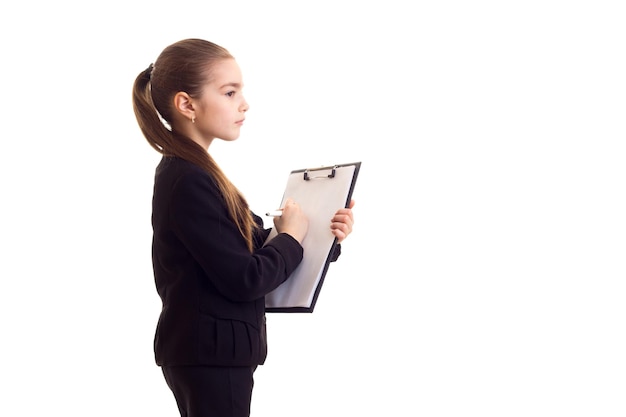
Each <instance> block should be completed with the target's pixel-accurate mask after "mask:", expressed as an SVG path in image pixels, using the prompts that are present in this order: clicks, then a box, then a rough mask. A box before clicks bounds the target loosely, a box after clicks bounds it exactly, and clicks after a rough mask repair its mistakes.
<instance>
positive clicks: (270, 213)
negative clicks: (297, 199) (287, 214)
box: [265, 210, 283, 217]
mask: <svg viewBox="0 0 626 417" xmlns="http://www.w3.org/2000/svg"><path fill="white" fill-rule="evenodd" d="M265 215H266V216H270V217H280V216H282V215H283V211H282V210H274V211H268V212H267V213H265Z"/></svg>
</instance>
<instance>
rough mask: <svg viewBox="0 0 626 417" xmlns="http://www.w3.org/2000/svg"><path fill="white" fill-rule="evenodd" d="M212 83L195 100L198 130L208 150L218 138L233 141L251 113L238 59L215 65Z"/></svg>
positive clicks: (212, 71) (225, 60)
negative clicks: (246, 114)
mask: <svg viewBox="0 0 626 417" xmlns="http://www.w3.org/2000/svg"><path fill="white" fill-rule="evenodd" d="M211 75H212V80H211V82H210V83H208V84H207V85H206V86H205V87H204V90H203V92H202V96H201V97H200V98H198V99H196V100H194V101H195V104H194V109H195V115H196V118H195V122H194V124H195V126H194V127H195V128H196V129H197V133H198V134H199V136H200V137H201V138H202V139H203V141H204V142H205V143H206V145H207V147H208V145H209V144H210V143H211V141H212V140H213V139H214V138H219V139H223V140H228V141H232V140H235V139H237V138H238V137H239V131H240V130H241V126H242V125H243V121H244V119H245V113H246V111H248V108H249V106H248V103H247V102H246V100H245V99H244V97H243V92H242V89H243V79H242V76H241V70H240V69H239V65H237V62H236V61H235V60H234V59H223V60H221V61H218V62H217V63H215V64H214V66H213V68H212V70H211Z"/></svg>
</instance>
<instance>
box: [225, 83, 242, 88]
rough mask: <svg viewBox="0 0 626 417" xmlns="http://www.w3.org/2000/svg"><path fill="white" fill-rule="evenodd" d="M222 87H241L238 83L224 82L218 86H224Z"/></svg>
mask: <svg viewBox="0 0 626 417" xmlns="http://www.w3.org/2000/svg"><path fill="white" fill-rule="evenodd" d="M224 87H233V88H239V89H241V84H239V83H226V84H224V85H222V86H220V88H224Z"/></svg>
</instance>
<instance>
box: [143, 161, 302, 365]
mask: <svg viewBox="0 0 626 417" xmlns="http://www.w3.org/2000/svg"><path fill="white" fill-rule="evenodd" d="M254 217H255V220H256V221H257V223H258V224H259V225H260V226H262V219H261V218H259V217H258V216H254ZM152 225H153V230H154V237H153V254H152V256H153V267H154V276H155V283H156V288H157V291H158V293H159V296H160V297H161V300H162V302H163V309H162V312H161V315H160V318H159V322H158V325H157V330H156V335H155V340H154V349H155V357H156V362H157V364H158V365H161V366H179V365H209V366H230V367H238V366H248V367H255V366H256V365H258V364H262V363H263V362H264V361H265V357H266V355H267V345H266V339H265V298H264V296H265V295H266V294H267V293H269V292H270V291H272V290H273V289H275V288H276V287H277V286H279V285H280V284H281V283H282V282H284V281H285V280H286V279H287V278H288V277H289V275H290V274H291V273H292V272H293V271H294V269H295V268H296V267H297V266H298V264H299V263H300V262H301V260H302V255H303V250H302V246H301V245H300V244H299V243H298V241H296V240H295V239H294V238H292V237H291V236H290V235H288V234H284V233H281V234H279V235H278V236H276V237H275V238H274V239H272V241H271V242H269V243H268V244H267V245H266V246H264V247H262V245H263V243H264V241H265V238H266V237H267V235H268V233H269V230H267V229H263V228H262V227H261V228H260V230H259V232H258V233H257V234H256V236H255V250H254V252H253V253H250V252H249V251H248V249H247V246H246V243H245V241H244V239H243V237H242V236H241V234H240V233H239V231H238V229H237V228H236V226H235V224H234V223H233V222H232V221H231V220H230V218H229V216H228V213H227V211H226V206H225V205H224V203H223V200H222V198H221V197H220V194H219V191H218V189H217V187H216V186H215V184H214V182H213V180H212V178H211V177H210V176H209V175H208V174H207V173H206V172H205V171H203V170H202V169H200V168H199V167H198V166H196V165H194V164H191V163H189V162H187V161H184V160H182V159H179V158H174V157H164V158H163V159H162V161H161V163H160V164H159V166H158V167H157V170H156V176H155V184H154V197H153V213H152Z"/></svg>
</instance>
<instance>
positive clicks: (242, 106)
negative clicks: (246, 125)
mask: <svg viewBox="0 0 626 417" xmlns="http://www.w3.org/2000/svg"><path fill="white" fill-rule="evenodd" d="M249 108H250V105H249V104H248V102H247V101H246V99H244V100H243V103H241V111H242V112H244V113H245V112H247V111H248V109H249Z"/></svg>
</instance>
